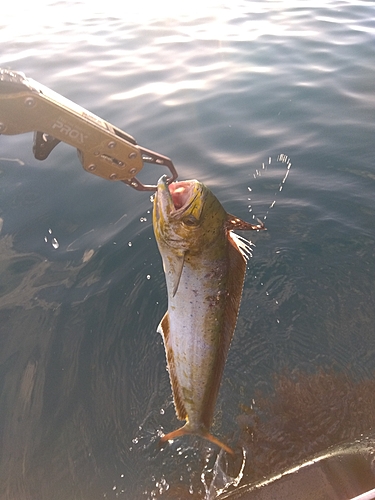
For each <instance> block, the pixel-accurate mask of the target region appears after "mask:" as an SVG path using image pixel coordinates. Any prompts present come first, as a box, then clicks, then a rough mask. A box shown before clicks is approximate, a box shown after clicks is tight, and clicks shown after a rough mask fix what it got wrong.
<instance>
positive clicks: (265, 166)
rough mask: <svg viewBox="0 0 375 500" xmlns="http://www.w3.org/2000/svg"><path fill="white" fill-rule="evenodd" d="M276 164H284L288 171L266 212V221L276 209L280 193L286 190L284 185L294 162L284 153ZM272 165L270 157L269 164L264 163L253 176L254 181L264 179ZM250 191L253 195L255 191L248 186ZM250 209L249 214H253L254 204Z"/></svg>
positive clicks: (254, 217) (249, 206)
mask: <svg viewBox="0 0 375 500" xmlns="http://www.w3.org/2000/svg"><path fill="white" fill-rule="evenodd" d="M274 163H276V164H280V163H283V164H285V165H286V171H285V174H284V176H283V178H282V180H281V181H280V183H279V184H278V187H277V189H276V190H275V192H274V195H273V201H272V202H271V203H270V205H269V206H268V209H267V210H266V213H265V215H264V216H263V220H264V221H265V220H266V219H267V217H268V215H269V212H270V210H271V209H272V208H274V206H275V204H276V198H277V196H278V194H279V193H281V191H282V190H283V188H284V185H285V183H286V180H287V178H288V176H289V173H290V169H291V168H292V162H291V160H290V158H289V156H288V155H285V154H283V153H281V154H279V155H278V156H277V158H276V162H274ZM270 165H272V157H271V156H269V157H268V161H267V162H264V163H262V167H261V168H260V169H256V170H255V172H254V174H253V178H254V179H258V178H259V177H263V176H264V175H265V173H266V172H267V170H268V168H269V166H270ZM247 189H248V191H249V193H252V191H253V189H252V187H251V186H248V188H247ZM248 201H252V199H251V197H250V196H249V197H248ZM248 209H249V213H251V212H252V211H253V207H252V204H251V203H250V204H249V205H248ZM253 219H256V216H255V215H253Z"/></svg>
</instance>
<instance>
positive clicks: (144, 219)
mask: <svg viewBox="0 0 375 500" xmlns="http://www.w3.org/2000/svg"><path fill="white" fill-rule="evenodd" d="M139 220H140V221H141V222H146V221H147V219H146V217H141V218H140V219H139Z"/></svg>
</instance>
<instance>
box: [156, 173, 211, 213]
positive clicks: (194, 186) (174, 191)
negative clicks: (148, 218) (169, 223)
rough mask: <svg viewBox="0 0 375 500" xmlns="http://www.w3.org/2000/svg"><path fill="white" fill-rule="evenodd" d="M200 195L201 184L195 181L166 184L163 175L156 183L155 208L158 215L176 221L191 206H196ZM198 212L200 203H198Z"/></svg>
mask: <svg viewBox="0 0 375 500" xmlns="http://www.w3.org/2000/svg"><path fill="white" fill-rule="evenodd" d="M201 195H202V190H201V184H200V182H198V181H196V180H188V181H179V182H173V183H172V184H169V185H168V183H167V176H166V175H163V176H162V177H161V178H160V179H159V181H158V189H157V192H156V206H157V210H158V213H159V214H162V216H163V217H164V218H165V219H167V218H168V217H171V218H173V219H176V218H177V219H178V218H179V216H181V215H182V214H184V213H185V212H186V211H187V210H189V208H191V207H192V205H195V204H197V202H198V199H199V198H200V197H201ZM198 205H199V212H200V211H201V203H199V202H198Z"/></svg>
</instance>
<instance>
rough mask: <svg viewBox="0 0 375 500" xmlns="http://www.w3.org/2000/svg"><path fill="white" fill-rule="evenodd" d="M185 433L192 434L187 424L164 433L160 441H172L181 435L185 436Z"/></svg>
mask: <svg viewBox="0 0 375 500" xmlns="http://www.w3.org/2000/svg"><path fill="white" fill-rule="evenodd" d="M186 434H192V432H191V431H190V429H189V426H188V424H185V425H183V426H182V427H180V428H179V429H176V430H175V431H172V432H168V434H165V435H164V436H163V437H161V438H160V441H161V442H162V443H165V442H166V441H173V440H174V439H176V438H178V437H181V436H185V435H186Z"/></svg>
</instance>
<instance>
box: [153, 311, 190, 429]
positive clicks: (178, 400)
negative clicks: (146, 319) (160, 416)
mask: <svg viewBox="0 0 375 500" xmlns="http://www.w3.org/2000/svg"><path fill="white" fill-rule="evenodd" d="M169 331H170V327H169V315H168V312H166V313H165V314H164V316H163V319H162V320H161V321H160V324H159V327H158V332H159V333H160V334H161V335H162V336H163V339H164V347H165V353H166V355H167V363H168V371H169V378H170V381H171V386H172V392H173V399H174V406H175V408H176V415H177V418H178V419H179V420H187V412H186V409H185V406H184V403H183V400H182V397H181V389H180V386H179V384H178V380H177V376H176V368H175V362H174V356H173V350H172V347H171V343H170V339H169Z"/></svg>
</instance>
